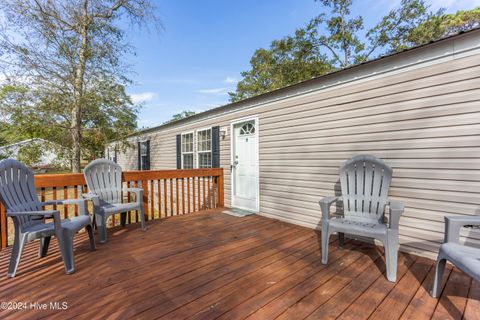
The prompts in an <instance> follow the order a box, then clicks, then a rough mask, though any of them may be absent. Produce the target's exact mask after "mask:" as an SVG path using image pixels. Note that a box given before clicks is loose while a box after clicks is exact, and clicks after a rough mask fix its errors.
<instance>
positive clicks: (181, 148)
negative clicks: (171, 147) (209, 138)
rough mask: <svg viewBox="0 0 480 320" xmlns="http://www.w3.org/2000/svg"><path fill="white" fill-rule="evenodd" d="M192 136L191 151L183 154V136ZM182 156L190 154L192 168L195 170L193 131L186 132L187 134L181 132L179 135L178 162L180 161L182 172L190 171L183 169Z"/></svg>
mask: <svg viewBox="0 0 480 320" xmlns="http://www.w3.org/2000/svg"><path fill="white" fill-rule="evenodd" d="M189 134H191V135H192V151H189V152H183V136H186V135H189ZM184 154H191V155H192V168H191V169H195V131H187V132H182V133H181V134H180V158H181V159H180V160H181V168H182V170H190V169H185V168H184V163H183V155H184Z"/></svg>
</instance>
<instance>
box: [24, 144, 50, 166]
mask: <svg viewBox="0 0 480 320" xmlns="http://www.w3.org/2000/svg"><path fill="white" fill-rule="evenodd" d="M46 148H48V146H46V145H43V146H42V145H41V144H39V143H29V144H27V145H25V146H23V147H21V148H20V150H18V155H17V160H18V161H20V162H22V163H24V164H25V165H27V166H29V167H32V166H34V165H36V164H38V163H39V162H40V160H41V158H42V155H43V152H44V151H45V149H46Z"/></svg>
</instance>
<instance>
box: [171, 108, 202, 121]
mask: <svg viewBox="0 0 480 320" xmlns="http://www.w3.org/2000/svg"><path fill="white" fill-rule="evenodd" d="M195 113H196V112H195V111H188V110H184V111H182V112H180V113H177V114H174V115H173V116H172V119H170V120H168V121H165V122H164V123H170V122H174V121H178V120H181V119H185V118H188V117H191V116H193V115H194V114H195Z"/></svg>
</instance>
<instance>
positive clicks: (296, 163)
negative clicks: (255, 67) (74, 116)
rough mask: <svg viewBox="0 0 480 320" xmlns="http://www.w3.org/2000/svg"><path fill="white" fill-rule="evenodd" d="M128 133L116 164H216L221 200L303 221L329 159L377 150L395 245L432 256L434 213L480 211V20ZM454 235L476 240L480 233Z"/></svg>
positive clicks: (329, 181) (314, 218) (333, 188)
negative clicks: (393, 206)
mask: <svg viewBox="0 0 480 320" xmlns="http://www.w3.org/2000/svg"><path fill="white" fill-rule="evenodd" d="M128 139H129V141H130V142H131V143H132V144H133V147H132V148H130V149H127V150H126V151H125V152H120V151H118V152H113V151H109V152H108V154H109V157H111V158H115V160H116V161H117V162H118V163H119V164H120V165H121V166H122V167H123V168H124V169H125V170H160V169H176V168H177V169H191V168H207V167H222V168H224V172H225V205H226V206H227V207H234V208H240V209H244V210H247V211H253V212H257V213H259V214H260V215H263V216H266V217H270V218H275V219H280V220H284V221H287V222H290V223H293V224H298V225H302V226H307V227H310V228H319V225H320V217H321V214H320V209H319V206H318V201H319V199H320V198H321V197H323V196H327V195H334V194H335V193H338V190H339V185H338V184H339V182H338V169H339V167H340V165H341V164H342V163H343V162H344V161H345V160H346V159H348V158H350V157H352V156H353V155H356V154H361V153H368V154H373V155H376V156H378V157H380V158H382V159H384V160H385V161H386V162H387V163H388V164H389V165H391V166H392V167H393V169H394V176H393V183H392V188H391V190H390V195H391V198H392V200H395V201H400V202H403V203H404V204H405V207H406V210H405V213H404V215H403V216H402V218H401V221H400V243H401V250H403V251H407V252H412V253H417V254H421V255H425V256H429V257H435V256H436V252H437V250H438V246H439V244H440V243H441V242H442V240H443V231H444V223H443V219H444V218H443V217H444V216H446V215H447V216H448V215H450V216H451V215H473V214H478V213H480V30H479V29H475V30H472V31H469V32H465V33H459V34H455V35H452V36H450V37H448V38H445V39H441V40H438V41H435V42H432V43H429V44H426V45H423V46H419V47H416V48H412V49H409V50H406V51H403V52H400V53H395V54H391V55H389V56H385V57H381V58H378V59H376V60H373V61H369V62H366V63H363V64H359V65H356V66H353V67H350V68H347V69H343V70H339V71H336V72H333V73H331V74H327V75H324V76H321V77H318V78H315V79H311V80H308V81H305V82H302V83H299V84H296V85H292V86H289V87H286V88H283V89H280V90H276V91H273V92H270V93H266V94H262V95H259V96H257V97H253V98H249V99H246V100H243V101H240V102H236V103H231V104H228V105H225V106H221V107H218V108H214V109H211V110H208V111H205V112H203V113H200V114H197V115H194V116H192V117H189V118H187V119H183V120H179V121H176V122H172V123H167V124H164V125H161V126H158V127H154V128H150V129H147V130H143V131H141V132H139V133H138V134H136V135H133V136H131V137H129V138H128ZM113 146H114V143H112V145H111V146H110V150H113V149H112V148H113ZM113 153H114V155H113V156H112V154H113ZM462 238H463V240H465V241H469V242H472V243H476V244H478V243H479V240H480V233H479V232H478V231H476V230H472V229H468V230H464V231H462Z"/></svg>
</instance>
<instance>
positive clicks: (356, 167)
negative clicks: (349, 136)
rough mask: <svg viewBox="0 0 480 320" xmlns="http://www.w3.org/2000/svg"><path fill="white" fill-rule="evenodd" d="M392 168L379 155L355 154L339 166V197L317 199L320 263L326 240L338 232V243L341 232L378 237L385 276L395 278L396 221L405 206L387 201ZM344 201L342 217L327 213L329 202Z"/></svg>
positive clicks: (324, 253)
mask: <svg viewBox="0 0 480 320" xmlns="http://www.w3.org/2000/svg"><path fill="white" fill-rule="evenodd" d="M392 172H393V171H392V169H391V168H390V167H389V166H388V165H387V164H386V163H385V162H384V161H382V160H381V159H378V158H376V157H374V156H371V155H358V156H355V157H353V158H352V159H350V160H348V161H347V162H346V163H345V164H344V165H343V166H342V167H341V168H340V184H341V189H342V197H341V199H340V197H326V198H323V199H322V200H320V208H321V209H322V263H323V264H327V262H328V242H329V238H330V235H331V234H332V233H333V232H338V233H339V236H340V243H342V242H343V235H344V233H347V234H351V235H356V236H361V237H368V238H374V239H377V240H380V241H381V242H382V243H383V246H384V248H385V258H386V259H385V260H386V263H387V278H388V280H389V281H391V282H395V281H396V278H397V255H398V252H397V251H398V223H399V220H400V215H401V214H402V213H403V210H404V207H403V205H402V204H401V203H394V202H390V201H389V199H388V189H389V187H390V182H391V180H392ZM341 200H342V201H343V217H330V206H331V205H332V204H333V203H335V202H337V201H341ZM386 206H390V219H389V223H388V224H387V223H386V222H385V208H386Z"/></svg>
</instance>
